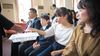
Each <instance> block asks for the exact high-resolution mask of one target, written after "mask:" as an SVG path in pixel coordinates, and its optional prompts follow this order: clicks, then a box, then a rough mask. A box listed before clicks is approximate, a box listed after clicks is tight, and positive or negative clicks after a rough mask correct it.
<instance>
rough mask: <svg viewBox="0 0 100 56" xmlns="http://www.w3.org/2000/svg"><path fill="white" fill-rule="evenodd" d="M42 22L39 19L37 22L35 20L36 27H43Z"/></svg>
mask: <svg viewBox="0 0 100 56" xmlns="http://www.w3.org/2000/svg"><path fill="white" fill-rule="evenodd" d="M41 27H42V26H41V23H40V20H37V21H36V22H35V26H34V28H36V29H41Z"/></svg>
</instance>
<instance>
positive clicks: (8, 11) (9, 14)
mask: <svg viewBox="0 0 100 56" xmlns="http://www.w3.org/2000/svg"><path fill="white" fill-rule="evenodd" d="M14 2H15V0H1V4H2V14H3V15H4V16H5V17H6V18H8V19H9V20H11V21H12V22H17V21H18V20H17V15H16V6H15V3H14ZM3 4H6V5H7V6H9V5H10V6H12V8H9V7H8V8H4V5H3Z"/></svg>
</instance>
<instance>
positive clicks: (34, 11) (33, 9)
mask: <svg viewBox="0 0 100 56" xmlns="http://www.w3.org/2000/svg"><path fill="white" fill-rule="evenodd" d="M29 10H31V11H33V13H37V11H36V9H35V8H30V9H29Z"/></svg>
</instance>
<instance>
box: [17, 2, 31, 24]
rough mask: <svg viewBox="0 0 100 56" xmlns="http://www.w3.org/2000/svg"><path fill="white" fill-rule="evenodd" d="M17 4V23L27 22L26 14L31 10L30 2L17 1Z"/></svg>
mask: <svg viewBox="0 0 100 56" xmlns="http://www.w3.org/2000/svg"><path fill="white" fill-rule="evenodd" d="M17 2H18V18H19V22H21V19H23V20H25V21H28V12H29V9H30V8H31V0H18V1H17Z"/></svg>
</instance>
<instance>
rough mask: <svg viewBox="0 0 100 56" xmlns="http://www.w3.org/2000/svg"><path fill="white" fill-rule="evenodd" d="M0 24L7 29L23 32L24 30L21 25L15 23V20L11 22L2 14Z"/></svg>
mask: <svg viewBox="0 0 100 56" xmlns="http://www.w3.org/2000/svg"><path fill="white" fill-rule="evenodd" d="M0 24H1V25H2V27H3V28H4V29H6V30H10V29H13V30H15V31H16V32H21V31H23V30H22V29H21V27H19V26H17V25H15V24H14V23H13V22H11V21H10V20H8V19H7V18H6V17H4V16H3V15H1V14H0Z"/></svg>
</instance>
